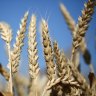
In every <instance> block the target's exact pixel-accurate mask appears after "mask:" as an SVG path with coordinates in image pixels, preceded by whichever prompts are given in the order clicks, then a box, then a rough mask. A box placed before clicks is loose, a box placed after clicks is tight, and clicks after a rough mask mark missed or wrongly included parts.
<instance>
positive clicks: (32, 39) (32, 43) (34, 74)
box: [28, 15, 40, 96]
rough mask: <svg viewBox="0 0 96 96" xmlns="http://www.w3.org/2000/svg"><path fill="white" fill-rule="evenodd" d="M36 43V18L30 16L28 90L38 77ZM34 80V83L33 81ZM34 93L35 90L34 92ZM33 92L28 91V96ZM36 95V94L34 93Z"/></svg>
mask: <svg viewBox="0 0 96 96" xmlns="http://www.w3.org/2000/svg"><path fill="white" fill-rule="evenodd" d="M36 47H37V42H36V17H35V15H32V17H31V21H30V26H29V34H28V53H29V54H28V58H29V74H30V83H29V88H31V87H32V86H33V85H32V84H33V83H32V82H36V81H37V80H36V79H37V78H38V75H39V71H40V68H39V64H38V62H37V60H38V55H37V48H36ZM33 80H34V81H33ZM35 91H36V90H35ZM32 92H33V91H32V90H31V89H29V96H32V94H33V93H32ZM36 93H37V92H36Z"/></svg>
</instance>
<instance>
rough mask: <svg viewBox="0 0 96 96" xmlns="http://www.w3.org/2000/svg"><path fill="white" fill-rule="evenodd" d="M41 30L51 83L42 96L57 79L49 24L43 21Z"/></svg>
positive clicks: (48, 83) (49, 82)
mask: <svg viewBox="0 0 96 96" xmlns="http://www.w3.org/2000/svg"><path fill="white" fill-rule="evenodd" d="M41 29H42V38H43V46H44V56H45V61H46V66H47V76H48V79H49V81H48V82H47V85H46V88H44V91H43V94H42V96H44V94H45V93H46V91H47V88H48V87H49V86H50V85H51V84H54V83H55V82H56V79H55V77H56V76H55V75H56V74H55V64H54V60H53V50H52V45H51V40H50V36H49V34H48V32H49V30H48V24H47V22H46V21H45V20H44V19H42V22H41Z"/></svg>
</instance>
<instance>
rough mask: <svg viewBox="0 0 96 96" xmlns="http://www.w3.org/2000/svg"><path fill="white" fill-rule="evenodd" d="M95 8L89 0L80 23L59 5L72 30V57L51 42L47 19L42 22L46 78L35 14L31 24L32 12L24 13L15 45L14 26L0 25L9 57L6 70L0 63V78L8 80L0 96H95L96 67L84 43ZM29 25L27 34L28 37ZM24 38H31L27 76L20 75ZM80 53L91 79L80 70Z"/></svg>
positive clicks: (95, 2) (93, 3)
mask: <svg viewBox="0 0 96 96" xmlns="http://www.w3.org/2000/svg"><path fill="white" fill-rule="evenodd" d="M95 6H96V0H88V1H87V2H86V3H85V4H84V7H83V10H82V11H81V13H82V14H81V15H80V16H79V17H78V22H77V23H76V22H75V20H74V19H73V18H72V16H71V14H70V13H69V12H68V10H67V8H66V7H65V5H64V4H63V3H61V4H60V6H59V10H60V12H61V14H62V15H63V17H64V20H65V22H66V24H67V26H68V28H69V30H70V31H71V36H72V51H71V56H70V58H68V57H67V56H66V54H65V52H64V50H63V48H62V49H61V48H60V47H59V46H60V45H59V43H58V41H57V40H52V39H51V36H50V32H49V31H50V30H49V26H48V22H47V20H46V19H44V18H42V19H41V22H40V29H41V39H42V49H43V57H44V59H45V65H46V69H45V71H44V74H43V75H42V70H41V69H40V62H39V61H38V59H39V56H38V51H39V50H38V48H37V44H38V42H37V39H36V38H37V25H38V24H37V17H36V15H35V13H34V14H32V16H31V18H29V20H30V22H28V15H29V13H30V10H29V11H27V12H25V14H24V16H23V18H22V19H21V23H20V27H19V30H18V31H17V36H16V40H15V43H14V44H13V45H11V42H12V39H13V33H12V29H11V26H10V25H9V24H8V23H7V22H0V36H1V38H2V40H4V44H5V45H6V50H7V54H8V64H7V65H6V68H5V67H4V66H3V64H2V63H0V75H2V77H3V78H4V79H5V80H6V84H5V86H3V84H1V83H0V96H96V76H95V71H94V70H95V68H94V67H93V64H92V62H91V60H92V58H91V54H90V51H89V50H88V49H87V43H86V40H85V35H86V32H87V30H88V28H89V27H90V25H89V24H90V21H91V20H92V16H93V14H94V12H95ZM93 19H94V18H93ZM27 25H28V34H27V36H26V33H25V32H26V30H27V28H26V26H27ZM25 38H28V41H27V43H28V48H27V53H28V74H29V76H28V77H24V76H21V75H20V72H19V67H20V60H21V53H22V48H23V46H25V45H24V44H25V42H24V39H25ZM80 54H82V56H83V58H84V61H85V62H86V64H87V66H88V67H89V69H90V72H89V73H88V74H89V75H88V76H86V77H88V80H87V79H86V78H85V77H84V75H83V74H82V73H81V70H80V66H81V65H80V58H79V55H80ZM3 87H4V88H3ZM1 89H2V90H1Z"/></svg>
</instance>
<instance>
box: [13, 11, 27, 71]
mask: <svg viewBox="0 0 96 96" xmlns="http://www.w3.org/2000/svg"><path fill="white" fill-rule="evenodd" d="M27 18H28V12H26V13H25V14H24V17H23V19H22V20H21V24H20V29H19V30H18V32H17V37H16V42H15V44H14V48H13V50H12V51H11V66H12V73H16V72H17V67H18V66H19V60H20V53H21V49H22V46H23V42H24V37H25V35H24V33H25V32H26V25H27Z"/></svg>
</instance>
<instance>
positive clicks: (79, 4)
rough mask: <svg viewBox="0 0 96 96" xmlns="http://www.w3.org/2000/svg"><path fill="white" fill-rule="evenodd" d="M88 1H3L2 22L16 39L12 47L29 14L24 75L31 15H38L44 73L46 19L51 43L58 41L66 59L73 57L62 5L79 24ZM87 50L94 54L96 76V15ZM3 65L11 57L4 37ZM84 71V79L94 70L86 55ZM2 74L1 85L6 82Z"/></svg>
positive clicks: (1, 46)
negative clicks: (43, 23)
mask: <svg viewBox="0 0 96 96" xmlns="http://www.w3.org/2000/svg"><path fill="white" fill-rule="evenodd" d="M86 1H87V0H0V22H2V21H4V22H7V23H8V24H9V25H10V26H11V28H12V30H13V39H12V42H11V47H13V44H14V43H15V37H16V35H17V30H18V29H19V25H20V20H21V19H22V17H23V15H24V13H25V12H26V11H29V18H28V24H27V31H26V37H25V40H24V46H23V50H22V53H21V60H20V68H19V71H20V73H21V74H23V75H25V76H27V75H28V52H27V48H28V43H27V41H28V37H27V35H28V26H29V23H30V19H31V15H32V14H35V15H36V17H37V42H38V46H37V48H38V55H39V59H38V62H39V65H40V68H41V70H42V71H43V70H45V68H46V66H45V65H46V64H45V60H44V56H43V47H42V38H41V34H40V22H41V19H42V18H44V19H45V20H47V21H48V25H49V33H50V36H51V40H52V41H54V40H56V41H57V42H58V44H59V47H60V48H61V49H64V52H65V54H66V56H68V57H70V53H71V48H72V36H71V34H70V33H71V32H70V30H69V29H68V26H67V24H66V22H65V20H64V18H63V16H62V14H61V11H60V9H59V5H60V3H63V4H64V5H65V6H66V8H67V10H68V11H69V13H70V14H71V16H72V17H73V19H74V20H75V22H76V23H77V22H78V17H79V16H80V15H81V10H82V9H83V8H84V3H85V2H86ZM95 11H96V10H95ZM85 38H86V39H85V40H86V44H87V48H88V50H89V51H90V53H91V58H92V62H91V63H92V64H93V66H94V70H95V73H96V12H95V14H94V15H93V19H92V21H91V22H90V27H89V29H88V31H87V33H86V37H85ZM0 62H1V63H2V65H3V66H4V67H6V66H7V63H8V56H7V52H6V46H5V42H4V41H3V40H2V39H1V38H0ZM80 64H81V71H82V74H84V76H87V75H88V73H89V71H90V69H89V67H88V66H87V65H86V64H85V62H84V59H83V58H82V55H81V56H80ZM1 78H2V76H1V75H0V82H2V81H3V80H4V78H2V80H1Z"/></svg>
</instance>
